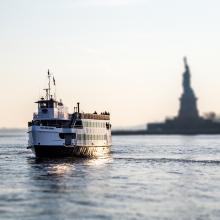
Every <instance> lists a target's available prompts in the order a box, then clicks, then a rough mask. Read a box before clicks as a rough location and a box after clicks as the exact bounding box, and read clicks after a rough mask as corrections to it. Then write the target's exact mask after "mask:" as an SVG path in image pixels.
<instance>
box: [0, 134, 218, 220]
mask: <svg viewBox="0 0 220 220" xmlns="http://www.w3.org/2000/svg"><path fill="white" fill-rule="evenodd" d="M26 147H27V135H26V133H25V132H22V131H14V132H13V131H7V132H6V131H4V132H1V133H0V174H1V176H0V186H1V188H0V219H1V220H4V219H7V220H20V219H21V220H38V219H41V220H42V219H43V220H44V219H45V220H50V219H51V220H60V219H117V220H119V219H155V220H156V219H167V220H168V219H169V220H170V219H175V220H178V219H181V220H182V219H185V220H190V219H198V220H203V219H204V220H209V219H216V220H217V219H220V136H218V135H216V136H214V135H213V136H115V137H113V146H112V153H111V154H109V155H107V156H105V157H100V158H96V159H82V158H81V159H80V158H72V159H44V160H39V159H35V157H34V156H33V154H32V153H31V151H30V150H27V149H26Z"/></svg>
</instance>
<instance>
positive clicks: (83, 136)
mask: <svg viewBox="0 0 220 220" xmlns="http://www.w3.org/2000/svg"><path fill="white" fill-rule="evenodd" d="M77 140H79V141H82V140H107V135H106V134H105V135H101V134H78V135H77Z"/></svg>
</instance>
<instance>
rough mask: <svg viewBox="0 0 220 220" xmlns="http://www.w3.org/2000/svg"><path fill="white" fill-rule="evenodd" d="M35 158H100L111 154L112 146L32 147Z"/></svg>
mask: <svg viewBox="0 0 220 220" xmlns="http://www.w3.org/2000/svg"><path fill="white" fill-rule="evenodd" d="M31 149H32V151H33V152H34V154H35V156H36V157H38V158H40V157H48V158H54V157H56V158H58V157H59V158H60V157H73V156H77V157H98V156H103V155H106V154H108V153H110V149H111V147H110V146H70V147H67V146H46V145H35V146H33V147H31Z"/></svg>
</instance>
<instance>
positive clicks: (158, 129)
mask: <svg viewBox="0 0 220 220" xmlns="http://www.w3.org/2000/svg"><path fill="white" fill-rule="evenodd" d="M184 64H185V71H184V73H183V84H182V85H183V94H182V96H181V98H180V108H179V112H178V115H177V116H176V117H174V118H173V119H167V120H165V122H164V123H149V124H148V125H147V133H161V134H213V133H216V134H217V133H219V134H220V123H219V122H215V121H213V120H211V119H205V118H203V117H201V116H199V111H198V108H197V98H196V96H195V93H194V91H193V89H192V87H191V73H190V68H189V66H188V63H187V59H186V57H185V58H184Z"/></svg>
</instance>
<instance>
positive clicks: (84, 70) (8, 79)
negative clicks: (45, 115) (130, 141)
mask: <svg viewBox="0 0 220 220" xmlns="http://www.w3.org/2000/svg"><path fill="white" fill-rule="evenodd" d="M219 10H220V2H219V1H217V0H215V1H214V0H210V1H202V0H200V1H199V0H194V1H192V0H191V1H190V0H185V1H176V0H175V1H174V0H167V1H162V0H145V1H144V0H136V1H135V0H127V1H125V0H117V1H116V0H111V1H107V0H65V1H59V0H44V1H43V0H38V1H30V0H19V1H16V0H0V27H1V35H0V48H1V50H0V60H1V63H0V94H1V95H0V102H1V114H0V127H26V126H27V122H28V121H29V120H31V119H32V114H33V112H34V111H35V110H36V104H34V102H35V101H36V100H37V99H38V98H39V96H40V95H42V94H43V91H42V89H43V88H44V87H45V85H46V82H47V81H46V74H47V69H50V70H51V72H52V73H53V74H54V75H55V78H56V82H57V93H58V97H59V98H62V100H63V102H64V104H65V105H66V106H67V107H69V110H70V112H71V111H72V110H73V107H74V105H75V104H76V102H78V101H79V102H80V103H81V106H82V110H83V111H85V112H93V111H95V110H96V111H98V112H101V111H104V110H107V111H110V112H111V117H112V118H111V120H112V124H113V126H115V127H117V126H133V125H134V126H135V125H139V124H144V123H147V122H150V121H160V120H164V118H165V117H166V116H175V115H176V114H177V111H178V109H179V100H178V99H179V97H180V95H181V93H182V73H183V70H184V66H183V61H182V58H183V56H187V57H188V62H189V66H190V68H191V73H192V86H193V88H194V90H195V93H196V96H197V97H198V98H199V100H198V108H199V110H200V114H203V113H205V112H209V111H215V112H216V113H217V114H220V104H219V100H218V99H219V98H218V94H220V64H219V63H220V62H219V60H220V43H219V42H220V40H219V39H220V30H219V21H220V14H219Z"/></svg>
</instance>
